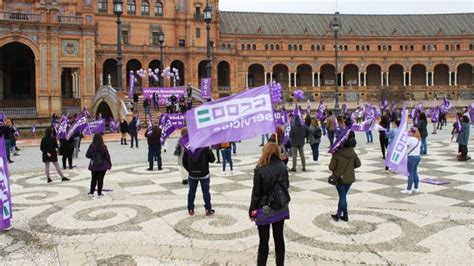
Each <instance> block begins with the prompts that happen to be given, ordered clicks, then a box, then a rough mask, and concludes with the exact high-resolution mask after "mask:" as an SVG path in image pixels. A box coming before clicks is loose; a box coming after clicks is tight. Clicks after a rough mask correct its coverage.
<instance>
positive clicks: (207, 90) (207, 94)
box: [201, 78, 212, 99]
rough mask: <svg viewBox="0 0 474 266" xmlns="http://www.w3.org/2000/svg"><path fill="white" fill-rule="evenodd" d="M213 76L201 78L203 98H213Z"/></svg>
mask: <svg viewBox="0 0 474 266" xmlns="http://www.w3.org/2000/svg"><path fill="white" fill-rule="evenodd" d="M211 85H212V79H211V78H202V79H201V95H202V98H203V99H211Z"/></svg>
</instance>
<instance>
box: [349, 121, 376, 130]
mask: <svg viewBox="0 0 474 266" xmlns="http://www.w3.org/2000/svg"><path fill="white" fill-rule="evenodd" d="M374 122H375V120H374V119H368V120H365V121H364V122H362V123H360V124H353V125H352V127H351V129H352V131H363V132H366V131H369V130H370V129H371V127H372V126H373V125H374Z"/></svg>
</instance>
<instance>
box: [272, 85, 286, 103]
mask: <svg viewBox="0 0 474 266" xmlns="http://www.w3.org/2000/svg"><path fill="white" fill-rule="evenodd" d="M270 91H271V97H272V103H276V104H279V103H282V102H283V101H282V98H281V85H280V83H277V82H276V81H273V82H272V85H271V87H270Z"/></svg>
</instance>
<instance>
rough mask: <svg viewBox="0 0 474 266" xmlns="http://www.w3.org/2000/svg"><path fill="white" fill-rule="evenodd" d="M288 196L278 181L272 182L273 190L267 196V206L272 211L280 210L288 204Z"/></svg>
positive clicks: (286, 190)
mask: <svg viewBox="0 0 474 266" xmlns="http://www.w3.org/2000/svg"><path fill="white" fill-rule="evenodd" d="M290 200H291V198H290V194H289V193H288V189H286V188H285V187H284V186H283V184H282V183H281V182H280V181H279V180H275V181H274V182H273V189H272V191H271V193H270V194H268V196H267V204H266V205H267V206H268V207H270V208H271V209H272V210H281V209H283V208H284V207H286V206H287V205H288V203H289V202H290Z"/></svg>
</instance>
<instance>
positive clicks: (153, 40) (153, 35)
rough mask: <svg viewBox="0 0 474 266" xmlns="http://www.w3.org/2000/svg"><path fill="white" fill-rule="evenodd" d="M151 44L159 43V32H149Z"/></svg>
mask: <svg viewBox="0 0 474 266" xmlns="http://www.w3.org/2000/svg"><path fill="white" fill-rule="evenodd" d="M151 44H153V45H159V44H160V33H159V32H156V31H154V32H152V33H151Z"/></svg>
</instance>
